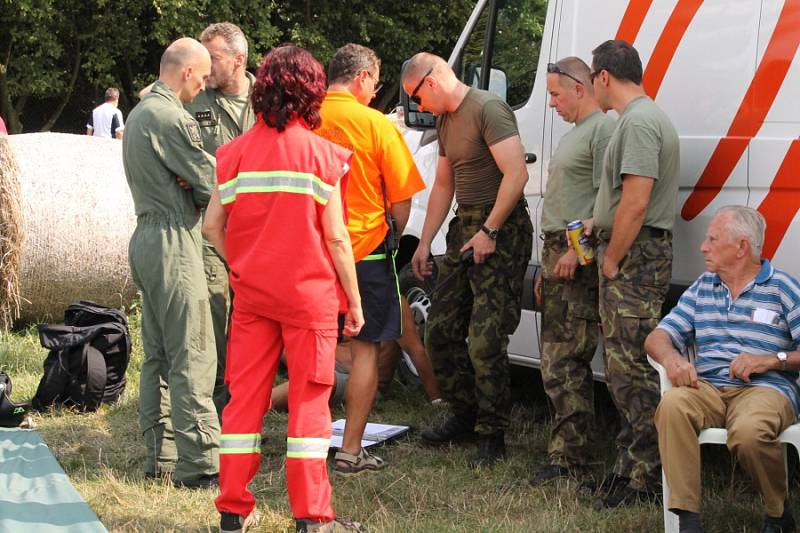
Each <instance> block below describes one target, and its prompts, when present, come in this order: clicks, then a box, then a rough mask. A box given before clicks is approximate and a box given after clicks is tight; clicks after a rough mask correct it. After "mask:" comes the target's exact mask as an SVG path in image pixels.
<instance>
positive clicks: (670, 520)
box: [647, 355, 800, 533]
mask: <svg viewBox="0 0 800 533" xmlns="http://www.w3.org/2000/svg"><path fill="white" fill-rule="evenodd" d="M647 361H648V362H649V363H650V365H651V366H652V367H653V368H655V369H656V371H658V380H659V382H660V384H661V395H662V396H663V395H664V393H665V392H667V391H668V390H669V389H671V388H672V383H671V382H670V381H669V378H668V377H667V369H666V368H664V367H663V366H661V365H660V364H658V363H657V362H656V361H655V360H654V359H653V358H651V357H650V356H649V355H648V356H647ZM798 382H800V380H798ZM778 438H779V439H780V441H781V442H782V443H783V444H791V445H792V446H794V448H795V450H797V451H798V453H800V423H794V424H792V425H791V426H789V427H788V428H786V429H785V430H784V431H783V433H781V434H780V435H779V437H778ZM697 440H698V441H699V442H700V444H726V443H727V442H728V430H727V429H724V428H708V429H704V430H703V431H701V432H700V435H698V437H697ZM783 461H784V463H786V449H785V448H784V453H783ZM786 475H787V478H788V475H789V471H788V468H787V469H786ZM661 482H662V484H663V489H664V531H665V532H666V533H678V529H679V528H678V515H676V514H675V513H673V512H671V511H670V510H669V509H668V508H667V506H668V505H669V486H668V485H667V478H666V477H665V476H664V469H663V468H662V469H661ZM787 486H788V483H787Z"/></svg>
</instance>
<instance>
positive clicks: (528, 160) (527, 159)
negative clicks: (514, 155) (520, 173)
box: [525, 152, 536, 165]
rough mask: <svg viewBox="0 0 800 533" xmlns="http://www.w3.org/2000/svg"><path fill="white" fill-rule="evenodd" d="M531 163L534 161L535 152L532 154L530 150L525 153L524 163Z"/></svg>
mask: <svg viewBox="0 0 800 533" xmlns="http://www.w3.org/2000/svg"><path fill="white" fill-rule="evenodd" d="M531 163H536V154H532V153H530V152H526V153H525V164H526V165H530V164H531Z"/></svg>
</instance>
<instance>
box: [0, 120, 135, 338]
mask: <svg viewBox="0 0 800 533" xmlns="http://www.w3.org/2000/svg"><path fill="white" fill-rule="evenodd" d="M8 139H9V142H10V144H11V148H12V150H13V153H14V156H15V158H16V162H17V165H18V166H19V188H20V193H19V195H18V197H19V198H20V200H21V211H22V234H23V241H22V249H21V254H20V261H19V295H20V296H21V305H20V309H19V322H18V325H19V324H20V323H31V322H44V321H60V320H62V317H63V312H64V309H65V308H66V307H67V306H68V305H69V304H70V303H73V302H75V301H77V300H93V301H95V302H98V303H102V304H105V305H109V306H112V307H122V306H124V305H128V304H129V303H130V302H131V300H132V299H133V298H134V297H135V295H136V288H135V287H134V285H133V282H132V279H131V275H130V269H129V267H128V240H129V239H130V236H131V234H132V233H133V230H134V228H135V226H136V217H135V215H134V211H133V200H132V199H131V195H130V191H129V189H128V184H127V182H126V180H125V172H124V170H123V167H122V143H121V142H119V141H117V140H114V139H103V138H99V137H89V136H86V135H72V134H65V133H32V134H25V135H11V136H9V137H8ZM0 298H2V296H0Z"/></svg>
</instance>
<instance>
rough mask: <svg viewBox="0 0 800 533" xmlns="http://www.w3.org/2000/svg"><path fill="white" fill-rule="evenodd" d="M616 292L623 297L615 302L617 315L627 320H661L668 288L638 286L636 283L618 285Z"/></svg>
mask: <svg viewBox="0 0 800 533" xmlns="http://www.w3.org/2000/svg"><path fill="white" fill-rule="evenodd" d="M613 290H614V292H617V291H619V294H621V295H622V298H620V299H619V300H618V301H616V302H615V305H616V308H617V314H618V315H619V316H621V317H625V318H650V319H656V320H658V319H659V318H661V305H662V304H663V303H664V296H665V295H666V292H667V291H666V287H654V286H652V285H637V284H635V283H616V284H614V285H613Z"/></svg>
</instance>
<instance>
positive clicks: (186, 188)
mask: <svg viewBox="0 0 800 533" xmlns="http://www.w3.org/2000/svg"><path fill="white" fill-rule="evenodd" d="M175 179H176V180H178V185H180V187H181V189H183V190H184V191H191V190H192V188H193V187H192V184H191V183H189V182H188V181H186V180H185V179H183V178H182V177H180V176H175Z"/></svg>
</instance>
